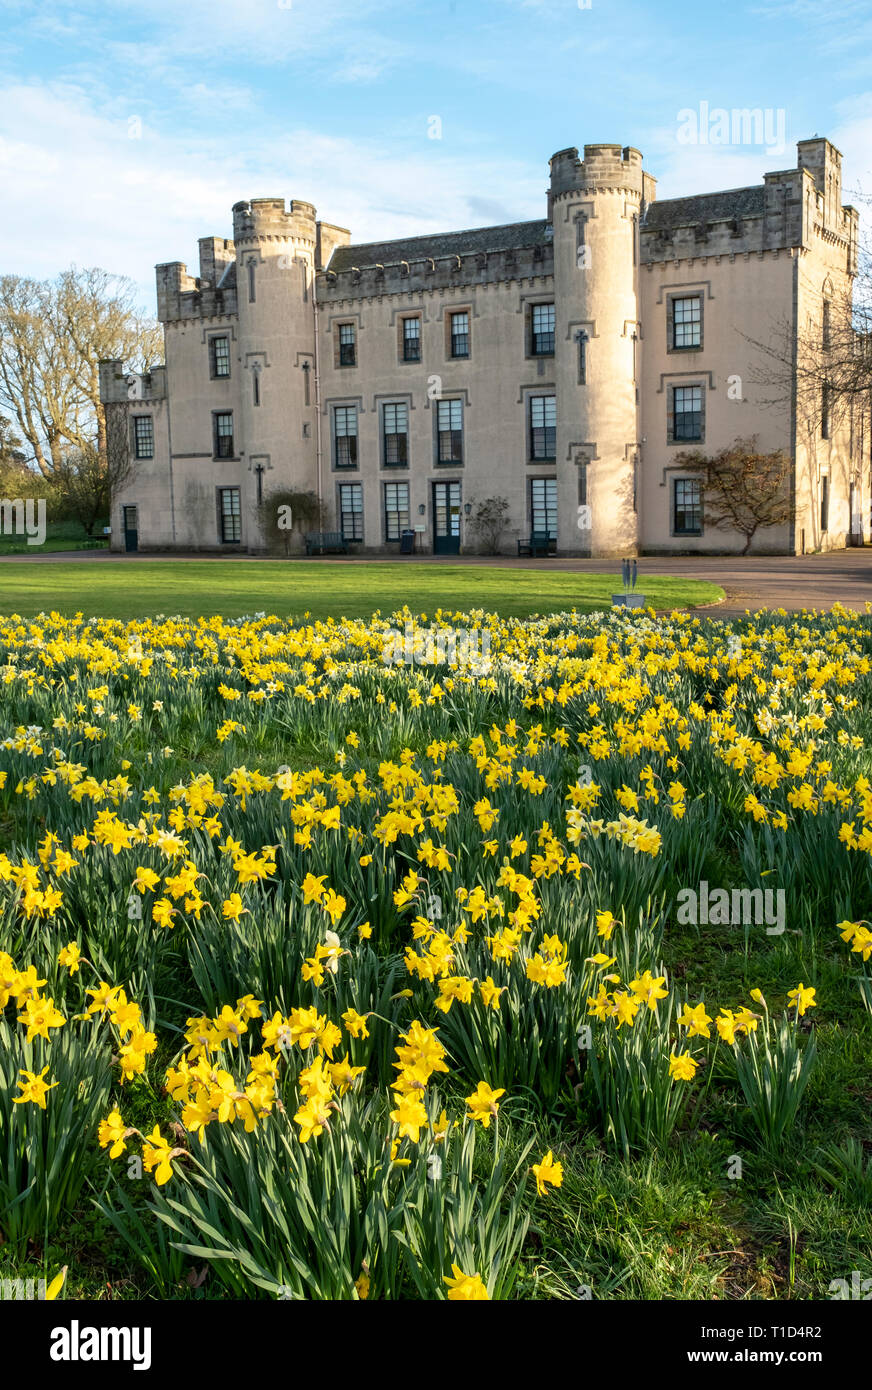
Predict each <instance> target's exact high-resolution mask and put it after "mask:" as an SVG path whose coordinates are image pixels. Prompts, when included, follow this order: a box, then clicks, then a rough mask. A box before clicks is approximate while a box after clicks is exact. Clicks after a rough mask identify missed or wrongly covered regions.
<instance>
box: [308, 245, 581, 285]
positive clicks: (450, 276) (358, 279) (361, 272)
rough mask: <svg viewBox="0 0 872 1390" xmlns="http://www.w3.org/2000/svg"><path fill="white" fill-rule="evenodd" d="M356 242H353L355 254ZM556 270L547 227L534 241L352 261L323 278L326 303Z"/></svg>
mask: <svg viewBox="0 0 872 1390" xmlns="http://www.w3.org/2000/svg"><path fill="white" fill-rule="evenodd" d="M354 249H355V248H354V247H353V246H352V247H349V248H348V251H349V253H352V258H353V252H354ZM553 273H554V248H553V245H552V244H551V242H550V240H548V239H547V237H546V235H545V233H544V230H543V236H542V239H541V241H540V242H539V243H538V244H536V245H532V246H519V247H508V248H503V249H499V250H494V251H487V250H484V251H476V252H472V253H467V254H465V255H464V254H463V253H462V252H459V251H458V252H454V253H451V254H449V255H443V256H419V257H417V258H415V259H409V260H406V259H403V260H397V261H377V262H375V263H374V264H367V263H364V264H363V265H350V266H348V268H347V269H343V270H340V271H335V270H332V269H330V268H329V267H328V269H327V270H325V271H321V272H319V274H318V277H317V288H318V298H319V300H321V301H322V302H325V303H327V302H330V303H338V302H340V301H342V300H361V299H378V298H381V297H382V296H384V295H396V294H416V295H420V294H422V293H427V292H428V291H431V292H432V291H445V290H461V289H466V288H470V289H472V288H475V287H477V286H487V285H496V284H500V283H502V282H504V281H507V280H535V279H541V278H542V277H543V276H545V277H548V276H551V275H553Z"/></svg>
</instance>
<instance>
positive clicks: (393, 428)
mask: <svg viewBox="0 0 872 1390" xmlns="http://www.w3.org/2000/svg"><path fill="white" fill-rule="evenodd" d="M382 421H383V425H384V449H385V464H386V465H387V466H388V467H402V466H404V465H405V464H406V463H407V461H408V435H407V428H408V412H407V407H406V405H405V403H398V404H396V405H385V406H382Z"/></svg>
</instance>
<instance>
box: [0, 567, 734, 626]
mask: <svg viewBox="0 0 872 1390" xmlns="http://www.w3.org/2000/svg"><path fill="white" fill-rule="evenodd" d="M621 587H622V586H621V580H620V577H619V575H618V573H615V574H613V575H608V574H578V573H567V572H565V571H557V570H551V571H549V570H547V569H535V570H532V569H505V568H502V567H496V566H490V565H442V564H433V565H425V564H410V565H405V566H404V565H403V563H402V561H394V562H386V563H382V562H378V561H376V562H373V563H371V564H370V563H367V564H366V565H357V564H347V563H343V562H341V561H340V562H335V561H330V560H309V561H304V560H296V561H295V560H251V561H248V560H237V561H234V560H186V561H181V560H137V561H135V562H130V561H124V560H118V561H112V560H101V561H99V562H96V563H88V562H85V561H83V562H78V563H77V562H74V561H73V562H69V563H64V562H62V561H58V562H56V563H55V562H52V563H50V564H47V565H38V564H20V563H15V562H14V561H11V562H9V563H8V564H4V565H3V566H2V567H0V612H3V613H19V614H20V615H21V616H22V617H25V618H29V617H34V616H35V615H36V614H37V613H42V612H45V613H49V612H52V611H56V612H58V613H62V614H64V615H68V616H72V615H74V614H75V613H77V612H84V613H87V614H88V615H89V616H91V615H94V616H96V617H107V618H122V619H131V618H148V617H153V616H154V615H155V614H157V613H163V614H167V615H175V614H178V615H179V616H181V617H197V616H199V615H200V614H206V615H211V614H215V613H219V612H220V613H221V614H222V616H224V617H229V618H237V617H242V616H243V615H247V614H252V613H257V612H265V613H274V614H276V615H277V616H278V617H280V618H287V617H291V618H294V619H295V620H297V621H299V620H300V619H301V618H303V616H304V615H305V614H309V616H310V617H311V618H313V619H316V618H317V619H322V620H324V619H327V618H330V617H333V618H336V619H337V620H338V619H339V618H340V617H345V618H361V617H368V616H369V615H370V614H372V613H373V611H375V610H377V609H378V610H380V611H381V612H382V613H391V612H393V611H394V610H395V609H397V608H401V607H402V606H403V604H408V605H409V607H410V608H411V609H412V610H413V611H414V612H416V613H419V612H420V613H428V614H433V613H435V611H436V609H437V608H443V609H451V610H455V609H464V610H468V609H471V608H483V609H486V610H487V611H488V612H495V613H499V614H500V615H501V616H503V617H529V615H530V614H531V613H558V612H562V611H563V610H568V609H571V608H575V609H577V611H578V612H580V613H591V612H594V611H596V610H598V609H604V608H609V607H610V606H611V602H612V594H614V593H618V592H620V590H621ZM639 587H640V588H641V586H639ZM644 593H645V598H646V600H647V602H648V603H650V604H651V605H653V607H654V608H656V609H670V608H684V607H688V606H695V605H700V604H710V603H717V602H718V601H719V600H720V599H722V598H723V590H722V589H720V588H719V587H718V586H717V585H716V584H709V583H707V582H706V581H704V580H698V579H675V578H670V577H669V576H661V575H657V576H653V577H651V578H646V579H645V584H644Z"/></svg>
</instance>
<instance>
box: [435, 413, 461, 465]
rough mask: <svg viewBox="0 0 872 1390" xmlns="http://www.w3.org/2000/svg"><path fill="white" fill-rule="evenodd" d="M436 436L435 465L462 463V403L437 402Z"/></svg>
mask: <svg viewBox="0 0 872 1390" xmlns="http://www.w3.org/2000/svg"><path fill="white" fill-rule="evenodd" d="M436 416H437V418H436V424H437V434H438V448H437V451H436V461H437V463H462V462H463V402H462V401H438V402H437V407H436Z"/></svg>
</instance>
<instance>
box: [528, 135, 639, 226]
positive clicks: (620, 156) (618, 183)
mask: <svg viewBox="0 0 872 1390" xmlns="http://www.w3.org/2000/svg"><path fill="white" fill-rule="evenodd" d="M550 168H551V186H550V189H549V194H548V205H549V216H550V209H551V207H552V206H553V202H554V199H555V198H560V197H562V196H563V195H564V194H567V193H574V192H577V191H580V190H582V189H591V190H593V191H597V190H600V189H606V188H624V189H628V190H629V191H631V192H634V193H638V194H639V196H640V197H641V198H644V199H645V200H646V201H647V202H652V201H653V199H654V197H655V196H656V193H655V190H656V179H654V178H652V176H651V175H650V174H646V173H645V172H644V170H643V168H642V152H641V151H640V150H637V149H636V148H635V147H634V146H633V145H609V144H602V145H585V146H584V158H583V159H579V157H578V150H577V149H576V148H575V146H571V147H570V148H569V149H566V150H558V151H557V153H556V154H554V155H552V156H551V160H550Z"/></svg>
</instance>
